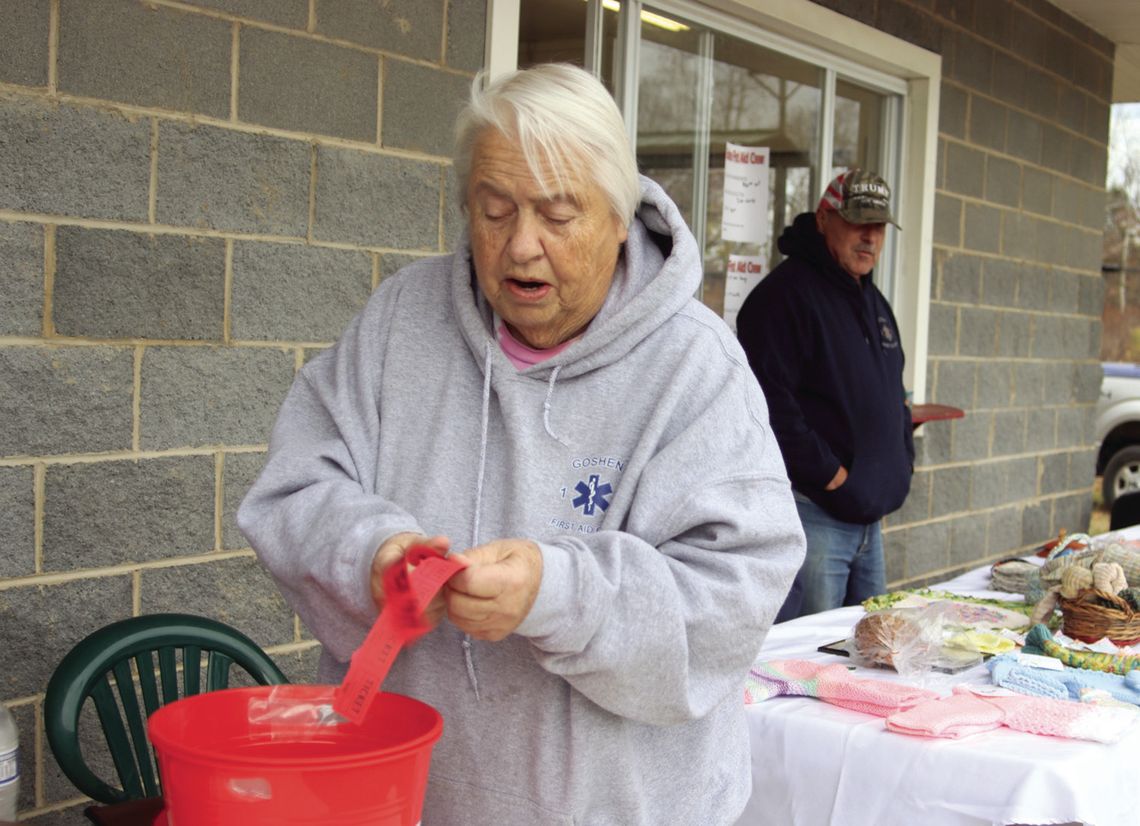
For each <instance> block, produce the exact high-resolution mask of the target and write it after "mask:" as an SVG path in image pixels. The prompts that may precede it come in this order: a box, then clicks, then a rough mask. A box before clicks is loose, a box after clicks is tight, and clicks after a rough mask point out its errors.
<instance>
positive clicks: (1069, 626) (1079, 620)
mask: <svg viewBox="0 0 1140 826" xmlns="http://www.w3.org/2000/svg"><path fill="white" fill-rule="evenodd" d="M1102 600H1103V601H1105V602H1110V603H1112V605H1113V606H1114V607H1112V608H1109V607H1108V606H1107V605H1102V604H1101V601H1102ZM1060 607H1061V616H1062V617H1063V618H1064V619H1063V625H1062V630H1063V631H1064V633H1065V634H1066V635H1067V636H1070V637H1072V638H1073V639H1075V640H1081V641H1083V642H1096V641H1097V640H1099V639H1101V638H1103V637H1108V638H1109V639H1110V640H1112V641H1113V642H1114V643H1117V644H1118V645H1132V644H1133V643H1135V642H1138V641H1140V612H1137V611H1133V610H1132V606H1130V605H1129V604H1128V603H1127V602H1126V601H1125V600H1123V599H1122V598H1120V597H1118V596H1117V595H1116V594H1110V593H1108V592H1106V591H1097V590H1095V589H1093V588H1085V589H1084V590H1082V591H1081V592H1080V593H1079V594H1077V596H1076V598H1075V599H1065V598H1064V597H1061V599H1060Z"/></svg>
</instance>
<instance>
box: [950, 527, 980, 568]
mask: <svg viewBox="0 0 1140 826" xmlns="http://www.w3.org/2000/svg"><path fill="white" fill-rule="evenodd" d="M986 529H987V525H986V520H985V519H979V518H977V517H976V516H973V515H971V516H966V517H960V518H958V519H954V520H953V521H952V522H951V523H950V564H951V565H968V564H970V563H977V562H978V561H979V560H981V559H983V558H984V557H985V555H986Z"/></svg>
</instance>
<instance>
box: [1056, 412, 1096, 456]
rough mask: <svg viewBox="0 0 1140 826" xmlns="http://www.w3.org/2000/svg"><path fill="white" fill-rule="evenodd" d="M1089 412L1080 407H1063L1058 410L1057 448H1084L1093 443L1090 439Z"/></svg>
mask: <svg viewBox="0 0 1140 826" xmlns="http://www.w3.org/2000/svg"><path fill="white" fill-rule="evenodd" d="M1088 418H1089V414H1088V411H1086V410H1084V409H1083V408H1078V407H1062V408H1060V409H1058V410H1057V447H1084V446H1086V445H1088V444H1090V442H1091V441H1092V440H1091V439H1089V438H1088V434H1087V430H1088V423H1087V422H1086V419H1088Z"/></svg>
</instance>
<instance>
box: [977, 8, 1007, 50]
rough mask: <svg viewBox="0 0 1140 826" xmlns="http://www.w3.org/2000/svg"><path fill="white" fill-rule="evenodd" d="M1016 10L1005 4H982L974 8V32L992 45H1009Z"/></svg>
mask: <svg viewBox="0 0 1140 826" xmlns="http://www.w3.org/2000/svg"><path fill="white" fill-rule="evenodd" d="M1013 18H1014V10H1013V8H1012V7H1010V6H1008V5H1006V4H1005V3H981V4H979V5H977V6H975V8H974V31H975V33H977V34H978V36H979V37H983V38H985V39H986V40H988V41H990V42H991V43H1003V44H1005V43H1009V39H1010V36H1011V35H1012V34H1013V27H1014V22H1013Z"/></svg>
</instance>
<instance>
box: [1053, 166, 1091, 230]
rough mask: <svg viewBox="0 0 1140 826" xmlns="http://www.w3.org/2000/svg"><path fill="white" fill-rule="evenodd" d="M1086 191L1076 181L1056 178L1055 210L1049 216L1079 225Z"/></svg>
mask: <svg viewBox="0 0 1140 826" xmlns="http://www.w3.org/2000/svg"><path fill="white" fill-rule="evenodd" d="M1040 174H1045V173H1040ZM1084 190H1085V187H1083V186H1082V185H1081V184H1078V183H1076V182H1075V181H1070V180H1069V179H1067V178H1062V177H1057V178H1055V180H1054V183H1053V191H1054V197H1053V210H1052V212H1050V213H1049V214H1050V215H1052V216H1053V217H1054V218H1056V219H1057V220H1059V221H1065V222H1066V223H1070V224H1079V223H1080V222H1081V212H1082V208H1083V206H1084V198H1083V196H1084ZM1103 221H1104V209H1103V204H1102V209H1101V222H1102V223H1103Z"/></svg>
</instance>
